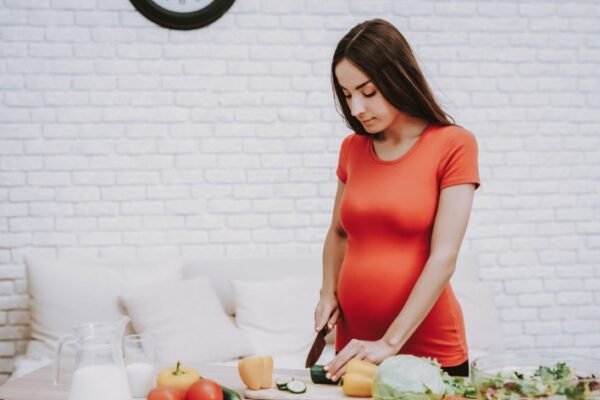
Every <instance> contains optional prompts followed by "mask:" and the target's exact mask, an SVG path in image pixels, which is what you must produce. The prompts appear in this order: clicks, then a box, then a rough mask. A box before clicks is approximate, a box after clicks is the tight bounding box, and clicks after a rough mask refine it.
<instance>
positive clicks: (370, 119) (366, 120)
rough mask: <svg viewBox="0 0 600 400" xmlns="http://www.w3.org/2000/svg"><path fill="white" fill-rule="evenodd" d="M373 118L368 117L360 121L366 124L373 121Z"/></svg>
mask: <svg viewBox="0 0 600 400" xmlns="http://www.w3.org/2000/svg"><path fill="white" fill-rule="evenodd" d="M374 120H375V118H369V119H365V120H362V121H360V123H361V124H368V123H369V122H373V121H374Z"/></svg>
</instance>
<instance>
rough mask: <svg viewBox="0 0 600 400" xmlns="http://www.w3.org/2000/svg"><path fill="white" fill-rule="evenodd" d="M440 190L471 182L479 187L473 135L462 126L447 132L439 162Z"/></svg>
mask: <svg viewBox="0 0 600 400" xmlns="http://www.w3.org/2000/svg"><path fill="white" fill-rule="evenodd" d="M439 173H440V190H442V189H445V188H447V187H448V186H453V185H460V184H464V183H473V184H474V185H475V189H477V188H479V186H480V180H479V165H478V149H477V140H476V139H475V136H474V135H473V134H472V133H471V132H469V131H467V130H466V129H463V128H458V127H457V129H456V130H452V131H450V132H448V140H447V142H446V148H445V153H444V156H443V158H442V162H441V164H440V172H439Z"/></svg>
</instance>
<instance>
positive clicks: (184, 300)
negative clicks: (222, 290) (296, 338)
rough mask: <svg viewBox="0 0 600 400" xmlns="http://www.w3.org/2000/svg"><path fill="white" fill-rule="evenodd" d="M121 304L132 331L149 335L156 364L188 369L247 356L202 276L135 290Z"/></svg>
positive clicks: (244, 344)
mask: <svg viewBox="0 0 600 400" xmlns="http://www.w3.org/2000/svg"><path fill="white" fill-rule="evenodd" d="M121 300H122V302H123V304H124V306H125V307H126V309H127V311H128V314H129V316H130V318H131V322H132V324H133V327H134V328H135V330H136V332H138V333H143V334H150V335H152V337H153V339H154V341H155V349H156V358H157V361H158V362H159V363H168V364H173V365H174V364H175V363H176V362H177V361H178V360H179V361H181V362H182V363H184V364H188V365H189V364H192V363H203V362H213V361H221V360H230V359H234V358H237V357H241V356H245V355H248V354H250V353H251V348H250V344H249V343H248V341H247V340H246V339H245V338H244V336H243V335H242V333H241V332H240V330H239V329H237V327H236V326H235V325H234V323H233V322H232V321H231V319H230V318H229V317H228V316H227V315H226V314H225V311H224V310H223V306H222V305H221V303H220V302H219V299H218V298H217V294H216V293H215V290H214V288H213V287H212V285H211V283H210V280H209V279H208V278H206V277H197V278H194V279H190V280H185V281H181V282H176V283H171V284H161V285H153V286H147V287H143V288H136V289H134V290H131V291H129V292H128V293H125V294H123V295H122V296H121Z"/></svg>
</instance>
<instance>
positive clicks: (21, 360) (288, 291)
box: [13, 254, 503, 378]
mask: <svg viewBox="0 0 600 400" xmlns="http://www.w3.org/2000/svg"><path fill="white" fill-rule="evenodd" d="M474 260H475V258H474V257H473V256H472V255H469V254H465V255H461V256H460V257H459V260H458V262H457V270H456V273H455V275H454V276H453V278H452V285H453V288H454V290H455V293H456V295H457V297H458V299H459V302H460V303H461V305H462V307H463V312H464V315H465V320H466V325H467V336H468V341H469V347H470V357H471V358H474V357H476V356H477V355H480V354H482V353H484V352H488V351H497V350H501V349H502V348H503V342H502V335H501V332H500V323H499V319H498V314H497V311H496V309H495V307H494V303H493V297H492V293H491V290H490V288H489V286H488V285H487V284H485V283H484V282H481V281H479V280H478V273H477V268H476V264H475V262H474ZM26 264H27V279H28V288H29V297H30V312H31V329H32V333H31V336H32V340H31V341H30V342H29V345H28V348H27V351H26V354H24V355H22V356H19V357H17V359H16V360H15V367H16V369H15V372H14V374H13V378H14V377H17V376H21V375H23V374H25V373H27V372H29V371H31V370H33V369H35V368H39V367H40V366H43V365H46V364H48V363H49V362H51V360H52V355H53V347H54V344H55V341H56V339H57V338H58V337H59V336H60V335H62V334H65V333H68V331H69V330H70V327H71V326H73V325H75V324H78V323H84V322H89V321H110V320H116V319H117V318H119V316H120V315H123V314H125V315H129V316H130V317H131V319H132V323H131V325H130V327H129V332H128V333H132V332H133V331H137V332H142V333H151V334H152V335H153V336H154V337H155V338H156V342H157V359H158V360H157V361H159V362H161V363H165V362H168V363H170V362H175V361H176V360H178V359H182V360H183V361H185V362H187V363H188V364H197V363H206V362H219V363H231V362H234V360H235V359H237V358H238V357H241V356H245V355H250V354H272V355H273V356H274V358H275V365H276V367H282V368H303V365H304V359H305V357H306V354H307V352H308V349H309V347H310V345H311V343H312V340H313V338H314V331H313V329H312V326H313V324H312V318H313V314H312V313H313V309H314V306H315V304H316V301H317V299H318V289H319V287H320V277H321V261H320V255H306V256H290V257H275V256H264V257H243V258H242V257H234V258H232V257H223V258H204V259H195V260H188V261H181V260H106V259H96V260H73V259H68V260H67V259H46V258H39V257H27V260H26ZM332 340H333V339H332V337H331V335H330V336H329V337H328V342H329V345H328V346H327V347H326V350H325V352H324V353H323V355H322V356H321V360H320V361H321V362H326V361H327V360H328V359H330V358H331V357H332V355H333V346H332Z"/></svg>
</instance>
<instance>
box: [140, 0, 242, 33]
mask: <svg viewBox="0 0 600 400" xmlns="http://www.w3.org/2000/svg"><path fill="white" fill-rule="evenodd" d="M130 1H131V4H133V5H134V7H135V8H136V9H137V10H138V11H139V12H140V13H142V14H143V15H144V16H145V17H146V18H148V19H149V20H150V21H153V22H155V23H157V24H158V25H160V26H164V27H165V28H171V29H181V30H188V29H196V28H202V27H203V26H206V25H208V24H211V23H213V22H215V21H216V20H217V19H219V18H221V16H223V14H225V12H226V11H227V10H228V9H229V7H231V5H232V4H233V2H234V1H235V0H130Z"/></svg>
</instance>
